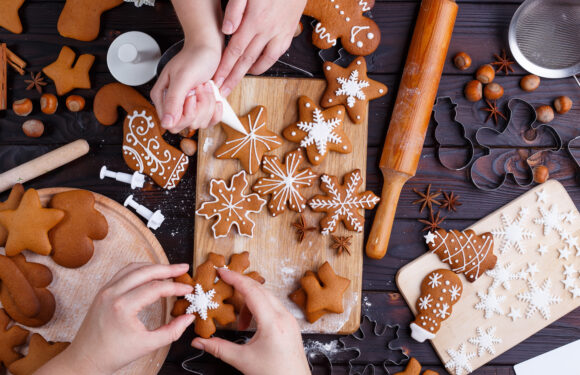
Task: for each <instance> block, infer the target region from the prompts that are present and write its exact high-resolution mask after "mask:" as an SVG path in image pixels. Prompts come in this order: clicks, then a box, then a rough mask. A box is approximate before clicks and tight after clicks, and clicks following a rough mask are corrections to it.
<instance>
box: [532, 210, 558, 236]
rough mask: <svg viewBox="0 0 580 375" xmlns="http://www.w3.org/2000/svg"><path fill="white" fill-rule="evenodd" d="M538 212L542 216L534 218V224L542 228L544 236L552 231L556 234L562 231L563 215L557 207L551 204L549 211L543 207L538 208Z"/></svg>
mask: <svg viewBox="0 0 580 375" xmlns="http://www.w3.org/2000/svg"><path fill="white" fill-rule="evenodd" d="M538 210H539V211H540V215H542V216H541V217H539V218H535V219H534V223H535V224H537V225H542V226H543V227H544V236H547V235H548V234H550V233H551V232H552V230H555V231H557V232H559V231H561V230H562V221H563V220H564V215H563V214H561V213H560V212H559V211H558V205H556V204H553V205H552V206H551V207H550V210H546V209H545V208H544V207H538Z"/></svg>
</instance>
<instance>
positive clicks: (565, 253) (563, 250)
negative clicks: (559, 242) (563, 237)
mask: <svg viewBox="0 0 580 375" xmlns="http://www.w3.org/2000/svg"><path fill="white" fill-rule="evenodd" d="M558 253H560V255H559V256H558V259H565V260H568V257H569V256H570V249H568V248H567V247H563V248H561V249H558Z"/></svg>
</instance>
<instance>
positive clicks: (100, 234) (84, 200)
mask: <svg viewBox="0 0 580 375" xmlns="http://www.w3.org/2000/svg"><path fill="white" fill-rule="evenodd" d="M48 206H49V207H51V208H56V209H59V210H62V211H64V213H65V216H64V219H63V220H62V221H61V222H60V223H58V224H57V226H56V227H54V228H53V229H52V230H51V231H50V232H49V233H48V236H49V238H50V243H51V244H52V247H53V250H52V254H51V255H52V259H54V261H55V262H56V263H57V264H59V265H61V266H63V267H67V268H78V267H81V266H83V265H85V264H86V263H87V262H88V261H89V260H91V258H92V257H93V252H94V250H95V247H94V244H93V240H102V239H104V238H105V237H106V236H107V233H108V231H109V225H108V224H107V219H105V217H104V216H103V215H102V214H101V213H100V212H99V211H97V210H96V209H95V196H94V195H93V193H91V192H90V191H86V190H73V191H67V192H64V193H59V194H55V195H54V196H53V197H52V199H51V200H50V203H49V204H48Z"/></svg>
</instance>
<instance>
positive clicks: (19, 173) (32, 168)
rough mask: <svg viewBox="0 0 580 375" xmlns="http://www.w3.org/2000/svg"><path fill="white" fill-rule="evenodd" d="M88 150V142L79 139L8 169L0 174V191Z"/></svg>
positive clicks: (69, 160)
mask: <svg viewBox="0 0 580 375" xmlns="http://www.w3.org/2000/svg"><path fill="white" fill-rule="evenodd" d="M88 152H89V144H88V143H87V141H85V140H84V139H79V140H76V141H74V142H72V143H69V144H68V145H65V146H62V147H60V148H57V149H56V150H53V151H51V152H49V153H47V154H44V155H42V156H39V157H38V158H36V159H33V160H30V161H28V162H26V163H24V164H21V165H19V166H17V167H15V168H13V169H10V170H9V171H6V172H4V173H2V174H0V193H2V192H3V191H6V190H8V189H10V188H12V186H14V185H15V184H18V183H21V184H23V183H25V182H28V181H30V180H32V179H34V178H36V177H38V176H41V175H43V174H45V173H48V172H50V171H52V170H55V169H56V168H59V167H62V166H63V165H65V164H68V163H70V162H71V161H73V160H76V159H78V158H80V157H81V156H83V155H86V154H87V153H88Z"/></svg>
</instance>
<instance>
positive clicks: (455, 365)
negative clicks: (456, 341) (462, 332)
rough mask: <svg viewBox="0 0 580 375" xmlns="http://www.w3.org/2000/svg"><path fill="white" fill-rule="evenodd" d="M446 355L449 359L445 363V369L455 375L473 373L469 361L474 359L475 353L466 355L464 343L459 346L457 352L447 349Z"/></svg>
mask: <svg viewBox="0 0 580 375" xmlns="http://www.w3.org/2000/svg"><path fill="white" fill-rule="evenodd" d="M447 354H449V357H451V358H450V359H449V361H447V362H446V363H445V368H446V369H448V370H453V372H454V373H455V375H463V374H469V373H470V372H472V371H473V368H472V367H471V363H469V361H470V360H472V359H473V358H475V353H467V352H466V349H465V343H463V344H461V345H460V346H459V350H458V351H455V350H454V349H447Z"/></svg>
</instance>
